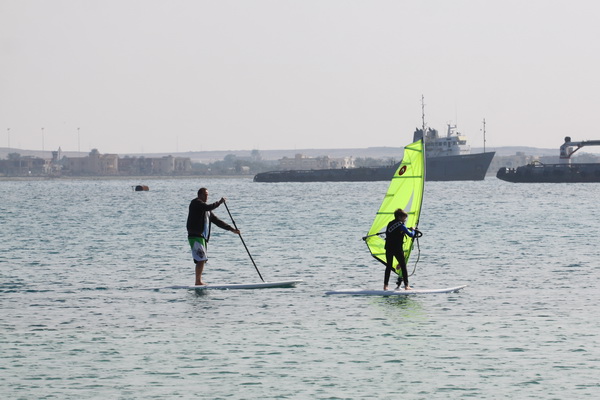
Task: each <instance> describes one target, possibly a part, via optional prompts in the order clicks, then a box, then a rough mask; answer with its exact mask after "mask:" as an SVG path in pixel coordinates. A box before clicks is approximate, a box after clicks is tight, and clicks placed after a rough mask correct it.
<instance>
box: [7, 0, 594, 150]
mask: <svg viewBox="0 0 600 400" xmlns="http://www.w3.org/2000/svg"><path fill="white" fill-rule="evenodd" d="M599 15H600V2H598V1H595V0H587V1H584V0H567V1H561V0H526V1H524V0H486V1H481V0H407V1H402V0H295V1H292V0H211V1H203V0H0V147H10V148H20V149H29V150H56V149H58V148H59V147H61V149H62V150H63V151H86V152H87V151H89V150H91V149H92V148H97V149H98V150H99V151H100V152H101V153H156V152H185V151H210V150H252V149H258V150H279V149H307V148H325V149H326V148H364V147H376V146H391V147H402V146H405V145H407V144H408V143H410V142H411V141H412V138H413V132H414V130H415V128H416V127H419V126H421V124H422V107H421V100H422V98H424V104H425V107H424V110H425V123H426V125H427V126H428V127H432V128H435V129H438V130H439V131H440V132H442V133H445V132H446V126H447V124H449V123H450V124H456V125H457V126H458V129H459V131H461V132H462V133H463V134H465V135H466V136H467V137H468V139H469V142H470V144H471V146H472V147H482V146H483V145H484V135H483V121H484V120H485V132H486V135H485V138H486V147H487V148H488V149H493V148H495V147H502V146H532V147H540V148H556V149H557V151H558V147H559V146H560V145H561V144H562V143H563V139H564V137H565V136H571V137H572V139H573V140H588V139H590V140H591V139H600V130H599V129H598V116H599V115H600V112H599V111H600V44H599V43H598V38H600V23H598V16H599Z"/></svg>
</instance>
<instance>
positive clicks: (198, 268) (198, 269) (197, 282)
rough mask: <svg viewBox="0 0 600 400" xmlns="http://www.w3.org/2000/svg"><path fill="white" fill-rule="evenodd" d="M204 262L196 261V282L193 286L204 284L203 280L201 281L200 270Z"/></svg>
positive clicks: (202, 269)
mask: <svg viewBox="0 0 600 400" xmlns="http://www.w3.org/2000/svg"><path fill="white" fill-rule="evenodd" d="M204 263H206V261H198V262H196V283H195V284H194V285H195V286H200V285H204V284H205V283H204V282H202V271H204Z"/></svg>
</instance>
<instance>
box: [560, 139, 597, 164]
mask: <svg viewBox="0 0 600 400" xmlns="http://www.w3.org/2000/svg"><path fill="white" fill-rule="evenodd" d="M575 146H577V148H576V149H573V147H575ZM584 146H600V140H583V141H581V142H572V141H571V137H570V136H567V137H565V142H564V143H563V145H562V146H560V160H561V162H563V163H570V162H571V156H572V155H573V154H574V153H575V152H576V151H577V150H579V149H581V148H582V147H584Z"/></svg>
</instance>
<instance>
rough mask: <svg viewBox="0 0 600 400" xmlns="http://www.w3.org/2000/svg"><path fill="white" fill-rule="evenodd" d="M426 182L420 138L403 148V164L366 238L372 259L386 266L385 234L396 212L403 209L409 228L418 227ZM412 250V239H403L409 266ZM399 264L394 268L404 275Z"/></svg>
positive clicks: (396, 262) (395, 263) (397, 171)
mask: <svg viewBox="0 0 600 400" xmlns="http://www.w3.org/2000/svg"><path fill="white" fill-rule="evenodd" d="M424 183H425V152H424V146H423V139H421V140H418V141H416V142H414V143H411V144H409V145H408V146H406V147H405V148H404V156H403V158H402V162H401V163H400V166H399V167H398V169H397V170H396V172H395V173H394V177H393V178H392V182H391V183H390V186H389V188H388V190H387V193H386V194H385V197H384V199H383V202H382V203H381V207H380V208H379V211H377V215H376V217H375V220H374V221H373V225H372V226H371V229H369V233H368V234H367V236H366V237H365V238H364V239H365V242H366V243H367V246H368V247H369V251H370V252H371V254H372V255H373V257H375V258H376V259H378V260H379V261H381V262H382V263H383V264H385V263H386V260H385V248H384V246H385V238H384V236H385V235H384V233H385V229H386V227H387V224H388V223H389V222H390V221H391V220H393V219H394V211H396V209H398V208H401V209H403V210H404V211H405V212H406V213H407V214H408V218H407V220H406V226H407V227H417V226H418V225H419V216H420V215H421V204H422V202H423V188H424ZM412 248H413V239H412V238H410V237H406V238H405V240H404V257H405V260H406V263H407V265H408V259H409V257H410V252H411V250H412ZM397 265H398V261H397V260H396V259H395V258H394V265H393V269H394V271H396V273H397V274H401V271H400V269H399V268H398V270H396V267H397Z"/></svg>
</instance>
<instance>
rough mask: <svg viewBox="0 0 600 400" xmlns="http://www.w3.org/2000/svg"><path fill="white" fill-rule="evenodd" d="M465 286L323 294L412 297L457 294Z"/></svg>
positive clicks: (361, 290) (349, 290)
mask: <svg viewBox="0 0 600 400" xmlns="http://www.w3.org/2000/svg"><path fill="white" fill-rule="evenodd" d="M466 286H467V285H462V286H456V287H451V288H444V289H412V290H404V289H398V290H363V289H342V290H332V291H329V292H325V294H348V295H352V296H414V295H417V294H434V293H452V292H458V291H459V290H461V289H462V288H464V287H466Z"/></svg>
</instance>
